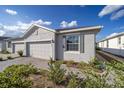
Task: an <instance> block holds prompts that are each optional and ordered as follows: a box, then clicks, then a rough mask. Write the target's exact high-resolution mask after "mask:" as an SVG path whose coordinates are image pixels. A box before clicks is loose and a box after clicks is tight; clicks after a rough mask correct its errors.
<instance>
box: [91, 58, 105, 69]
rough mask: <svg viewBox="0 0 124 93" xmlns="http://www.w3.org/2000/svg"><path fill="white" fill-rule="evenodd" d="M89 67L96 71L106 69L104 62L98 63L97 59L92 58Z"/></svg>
mask: <svg viewBox="0 0 124 93" xmlns="http://www.w3.org/2000/svg"><path fill="white" fill-rule="evenodd" d="M90 65H91V66H92V67H93V68H96V69H98V70H101V71H104V70H105V69H106V65H105V62H102V61H99V60H98V59H96V58H94V59H93V60H91V61H90Z"/></svg>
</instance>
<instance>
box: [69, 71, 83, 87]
mask: <svg viewBox="0 0 124 93" xmlns="http://www.w3.org/2000/svg"><path fill="white" fill-rule="evenodd" d="M81 81H82V79H79V78H78V76H77V75H76V74H74V73H72V72H71V73H70V74H69V82H68V85H67V87H68V88H79V87H81V85H82V82H81Z"/></svg>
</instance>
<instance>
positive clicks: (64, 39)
mask: <svg viewBox="0 0 124 93" xmlns="http://www.w3.org/2000/svg"><path fill="white" fill-rule="evenodd" d="M63 49H64V51H66V36H63Z"/></svg>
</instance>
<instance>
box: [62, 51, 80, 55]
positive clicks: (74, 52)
mask: <svg viewBox="0 0 124 93" xmlns="http://www.w3.org/2000/svg"><path fill="white" fill-rule="evenodd" d="M64 52H65V53H72V54H80V51H64Z"/></svg>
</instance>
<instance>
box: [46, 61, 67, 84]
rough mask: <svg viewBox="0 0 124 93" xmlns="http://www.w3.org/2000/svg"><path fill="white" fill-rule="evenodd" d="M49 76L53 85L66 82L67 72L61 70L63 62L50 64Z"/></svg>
mask: <svg viewBox="0 0 124 93" xmlns="http://www.w3.org/2000/svg"><path fill="white" fill-rule="evenodd" d="M48 65H49V74H48V77H49V79H50V80H51V81H53V83H54V84H55V85H56V84H61V83H62V82H63V81H64V80H65V72H66V70H65V69H63V68H61V65H62V63H61V62H49V63H48Z"/></svg>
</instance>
